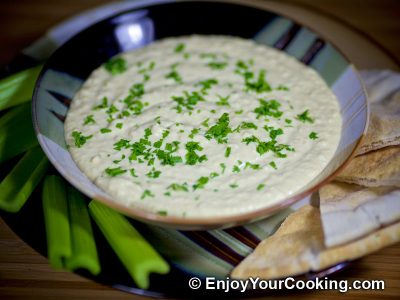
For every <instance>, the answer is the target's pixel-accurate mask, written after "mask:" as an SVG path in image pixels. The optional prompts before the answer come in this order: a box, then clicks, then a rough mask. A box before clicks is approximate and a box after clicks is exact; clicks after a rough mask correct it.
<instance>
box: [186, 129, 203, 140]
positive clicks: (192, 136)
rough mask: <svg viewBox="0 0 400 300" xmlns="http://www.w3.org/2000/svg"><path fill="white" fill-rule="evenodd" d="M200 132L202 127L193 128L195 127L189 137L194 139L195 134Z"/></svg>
mask: <svg viewBox="0 0 400 300" xmlns="http://www.w3.org/2000/svg"><path fill="white" fill-rule="evenodd" d="M199 132H200V129H198V128H193V129H192V130H191V131H190V134H189V138H191V139H193V138H194V136H195V135H196V134H198V133H199Z"/></svg>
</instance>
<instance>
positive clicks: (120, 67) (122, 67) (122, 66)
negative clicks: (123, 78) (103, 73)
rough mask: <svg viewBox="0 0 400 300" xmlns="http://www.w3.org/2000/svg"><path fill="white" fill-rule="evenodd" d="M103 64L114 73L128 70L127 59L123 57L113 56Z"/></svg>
mask: <svg viewBox="0 0 400 300" xmlns="http://www.w3.org/2000/svg"><path fill="white" fill-rule="evenodd" d="M103 66H104V68H105V69H106V70H107V71H108V72H110V73H111V74H112V75H117V74H121V73H123V72H125V71H126V70H127V65H126V61H125V59H123V58H122V57H113V58H111V59H110V60H109V61H107V62H106V63H105V64H104V65H103Z"/></svg>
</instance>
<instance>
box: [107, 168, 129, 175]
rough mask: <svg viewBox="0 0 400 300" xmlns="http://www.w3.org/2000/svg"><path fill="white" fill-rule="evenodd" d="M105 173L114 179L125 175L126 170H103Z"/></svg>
mask: <svg viewBox="0 0 400 300" xmlns="http://www.w3.org/2000/svg"><path fill="white" fill-rule="evenodd" d="M105 172H106V174H107V175H108V176H111V177H115V176H118V175H122V174H124V173H126V170H124V169H122V168H121V167H117V168H107V169H105Z"/></svg>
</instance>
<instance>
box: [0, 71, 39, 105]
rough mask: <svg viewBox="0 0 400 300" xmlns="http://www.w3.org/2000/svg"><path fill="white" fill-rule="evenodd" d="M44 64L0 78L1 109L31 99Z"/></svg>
mask: <svg viewBox="0 0 400 300" xmlns="http://www.w3.org/2000/svg"><path fill="white" fill-rule="evenodd" d="M41 70H42V66H41V65H40V66H36V67H33V68H30V69H27V70H24V71H21V72H18V73H16V74H13V75H11V76H8V77H6V78H4V79H1V80H0V110H3V109H6V108H9V107H12V106H15V105H18V104H21V103H24V102H27V101H30V100H31V99H32V94H33V89H34V88H35V84H36V80H37V78H38V76H39V73H40V71H41Z"/></svg>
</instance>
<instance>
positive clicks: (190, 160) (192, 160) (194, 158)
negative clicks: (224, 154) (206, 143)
mask: <svg viewBox="0 0 400 300" xmlns="http://www.w3.org/2000/svg"><path fill="white" fill-rule="evenodd" d="M185 148H186V150H187V153H186V155H185V159H186V164H187V165H195V164H196V163H201V162H203V161H205V160H207V156H205V155H202V156H199V155H198V154H197V153H196V151H202V150H203V147H201V146H200V143H199V142H187V143H186V145H185Z"/></svg>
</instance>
